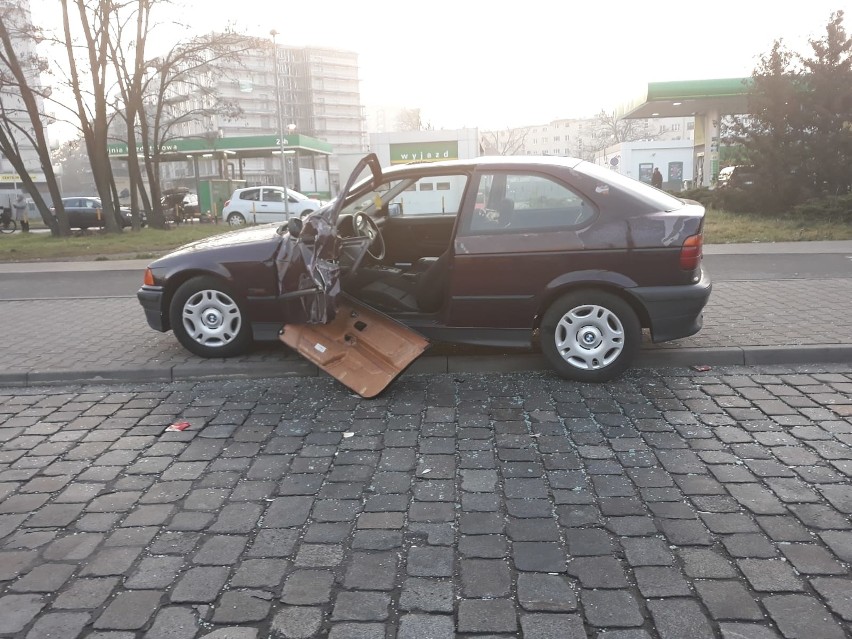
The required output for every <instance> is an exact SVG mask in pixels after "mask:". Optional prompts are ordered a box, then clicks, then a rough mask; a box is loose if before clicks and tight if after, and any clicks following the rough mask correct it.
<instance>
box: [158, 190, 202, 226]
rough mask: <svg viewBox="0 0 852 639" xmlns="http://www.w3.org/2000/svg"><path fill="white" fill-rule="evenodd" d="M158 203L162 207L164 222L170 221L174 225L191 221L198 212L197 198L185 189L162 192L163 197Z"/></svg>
mask: <svg viewBox="0 0 852 639" xmlns="http://www.w3.org/2000/svg"><path fill="white" fill-rule="evenodd" d="M160 203H161V205H162V207H163V214H164V215H165V217H166V220H169V221H172V222H174V223H175V224H181V223H182V222H187V221H189V220H192V219H193V218H196V217H198V215H199V212H200V209H199V207H198V196H196V195H195V193H192V192H191V191H190V190H189V189H188V188H186V187H177V188H173V189H165V190H163V197H162V198H161V199H160Z"/></svg>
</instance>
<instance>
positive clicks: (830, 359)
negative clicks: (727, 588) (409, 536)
mask: <svg viewBox="0 0 852 639" xmlns="http://www.w3.org/2000/svg"><path fill="white" fill-rule="evenodd" d="M837 363H841V364H852V345H848V344H817V345H802V346H747V347H715V348H690V347H684V348H659V347H651V348H645V349H643V350H642V351H640V353H639V355H638V357H637V359H636V361H635V362H634V365H633V366H634V368H683V367H689V366H760V365H784V364H787V365H789V364H837ZM549 368H550V367H549V365H548V364H547V362H546V361H545V359H544V357H543V356H542V355H541V354H539V353H518V354H513V353H507V354H505V355H459V356H447V355H433V356H426V357H421V358H420V359H418V360H416V361H415V362H413V363H412V364H411V366H410V367H409V368H408V369H406V371H405V372H404V373H403V375H423V374H435V373H510V372H520V371H535V370H548V369H549ZM320 374H322V373H321V371H320V370H319V369H318V368H317V367H316V366H314V365H313V364H311V363H309V362H307V361H305V360H301V359H296V358H288V359H287V360H285V361H283V362H282V361H273V362H270V361H263V362H233V363H228V362H226V363H219V362H216V363H210V364H205V363H197V364H196V363H193V364H175V365H173V366H167V367H164V368H160V367H157V368H154V367H144V366H142V367H139V368H121V369H84V370H58V371H50V370H43V371H22V370H19V371H8V372H6V373H0V386H5V387H29V386H56V385H72V384H122V383H129V382H138V383H150V382H159V383H170V382H179V381H203V380H221V379H257V378H276V377H317V376H319V375H320Z"/></svg>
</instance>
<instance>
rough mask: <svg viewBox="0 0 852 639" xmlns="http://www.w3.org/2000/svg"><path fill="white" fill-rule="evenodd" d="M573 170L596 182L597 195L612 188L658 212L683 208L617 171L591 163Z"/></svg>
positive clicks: (649, 187)
mask: <svg viewBox="0 0 852 639" xmlns="http://www.w3.org/2000/svg"><path fill="white" fill-rule="evenodd" d="M574 170H575V171H576V172H577V173H579V174H580V175H583V176H586V177H589V178H592V180H593V181H594V182H597V183H598V186H596V187H595V188H596V190H597V191H598V192H599V193H602V192H603V190H604V189H607V188H609V187H613V188H615V189H618V190H619V191H623V192H626V193H628V194H630V196H631V197H633V198H637V199H639V200H641V201H642V202H644V203H646V204H648V205H650V206H651V207H653V208H655V209H656V210H658V211H676V210H678V209H682V208H683V207H684V206H685V205H684V203H683V200H680V199H678V198H676V197H674V196H673V195H669V194H668V193H666V192H665V191H661V190H660V189H655V188H654V187H652V186H650V185H648V184H645V183H644V182H640V181H639V180H634V179H633V178H631V177H627V176H626V175H621V174H620V173H618V172H617V171H613V170H611V169H606V168H604V167H602V166H598V165H596V164H592V163H591V162H580V163H579V164H578V165H577V166H575V167H574Z"/></svg>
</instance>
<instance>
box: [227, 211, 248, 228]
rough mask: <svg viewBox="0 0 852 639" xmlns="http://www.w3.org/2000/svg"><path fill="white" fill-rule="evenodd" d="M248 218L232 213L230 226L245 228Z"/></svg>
mask: <svg viewBox="0 0 852 639" xmlns="http://www.w3.org/2000/svg"><path fill="white" fill-rule="evenodd" d="M245 223H246V218H244V217H243V216H242V214H241V213H231V214H229V215H228V224H230V225H231V226H244V225H245Z"/></svg>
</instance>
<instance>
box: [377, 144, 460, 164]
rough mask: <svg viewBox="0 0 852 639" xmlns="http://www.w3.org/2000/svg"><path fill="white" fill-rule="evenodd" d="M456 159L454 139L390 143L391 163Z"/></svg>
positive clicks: (457, 147)
mask: <svg viewBox="0 0 852 639" xmlns="http://www.w3.org/2000/svg"><path fill="white" fill-rule="evenodd" d="M458 159H459V143H458V142H457V141H455V140H453V141H452V142H405V143H400V144H391V145H390V162H391V164H408V163H409V162H440V161H441V160H458Z"/></svg>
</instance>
